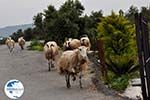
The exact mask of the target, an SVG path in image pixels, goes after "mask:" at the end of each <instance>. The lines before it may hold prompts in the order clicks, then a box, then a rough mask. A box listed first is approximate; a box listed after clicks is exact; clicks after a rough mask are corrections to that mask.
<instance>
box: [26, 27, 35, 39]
mask: <svg viewBox="0 0 150 100" xmlns="http://www.w3.org/2000/svg"><path fill="white" fill-rule="evenodd" d="M33 38H34V35H33V29H32V28H28V29H26V30H24V39H25V40H26V41H30V40H31V39H33Z"/></svg>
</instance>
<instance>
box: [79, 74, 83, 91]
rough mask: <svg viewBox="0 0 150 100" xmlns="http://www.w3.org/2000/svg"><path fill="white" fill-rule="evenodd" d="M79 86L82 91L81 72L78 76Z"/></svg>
mask: <svg viewBox="0 0 150 100" xmlns="http://www.w3.org/2000/svg"><path fill="white" fill-rule="evenodd" d="M79 84H80V88H81V89H82V88H83V87H82V72H80V75H79Z"/></svg>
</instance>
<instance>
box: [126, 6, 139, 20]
mask: <svg viewBox="0 0 150 100" xmlns="http://www.w3.org/2000/svg"><path fill="white" fill-rule="evenodd" d="M138 12H139V10H138V8H137V7H135V6H133V5H132V6H131V7H130V8H129V10H128V12H127V13H126V15H125V17H126V18H127V19H128V20H130V21H131V22H132V23H134V14H135V13H138Z"/></svg>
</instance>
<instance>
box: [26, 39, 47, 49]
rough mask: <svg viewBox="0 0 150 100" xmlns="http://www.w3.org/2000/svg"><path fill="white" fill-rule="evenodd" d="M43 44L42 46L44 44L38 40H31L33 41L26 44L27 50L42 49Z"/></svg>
mask: <svg viewBox="0 0 150 100" xmlns="http://www.w3.org/2000/svg"><path fill="white" fill-rule="evenodd" d="M43 46H44V44H42V43H41V42H39V41H38V40H33V41H31V43H30V45H29V46H28V49H29V50H37V51H43Z"/></svg>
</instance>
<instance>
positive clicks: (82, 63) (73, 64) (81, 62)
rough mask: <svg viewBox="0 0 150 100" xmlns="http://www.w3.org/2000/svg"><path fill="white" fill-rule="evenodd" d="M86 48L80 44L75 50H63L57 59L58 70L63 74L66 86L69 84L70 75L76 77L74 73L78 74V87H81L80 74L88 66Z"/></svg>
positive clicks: (81, 74)
mask: <svg viewBox="0 0 150 100" xmlns="http://www.w3.org/2000/svg"><path fill="white" fill-rule="evenodd" d="M86 49H87V48H86V47H85V46H80V47H78V49H75V50H68V51H65V52H63V54H62V55H61V57H60V59H59V61H58V70H59V73H60V75H65V78H66V86H67V87H68V88H70V87H71V85H70V76H72V77H73V80H75V79H76V77H75V76H76V75H79V83H80V88H82V82H81V79H82V76H83V74H84V72H86V70H87V67H88V64H87V63H88V57H87V50H86Z"/></svg>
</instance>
